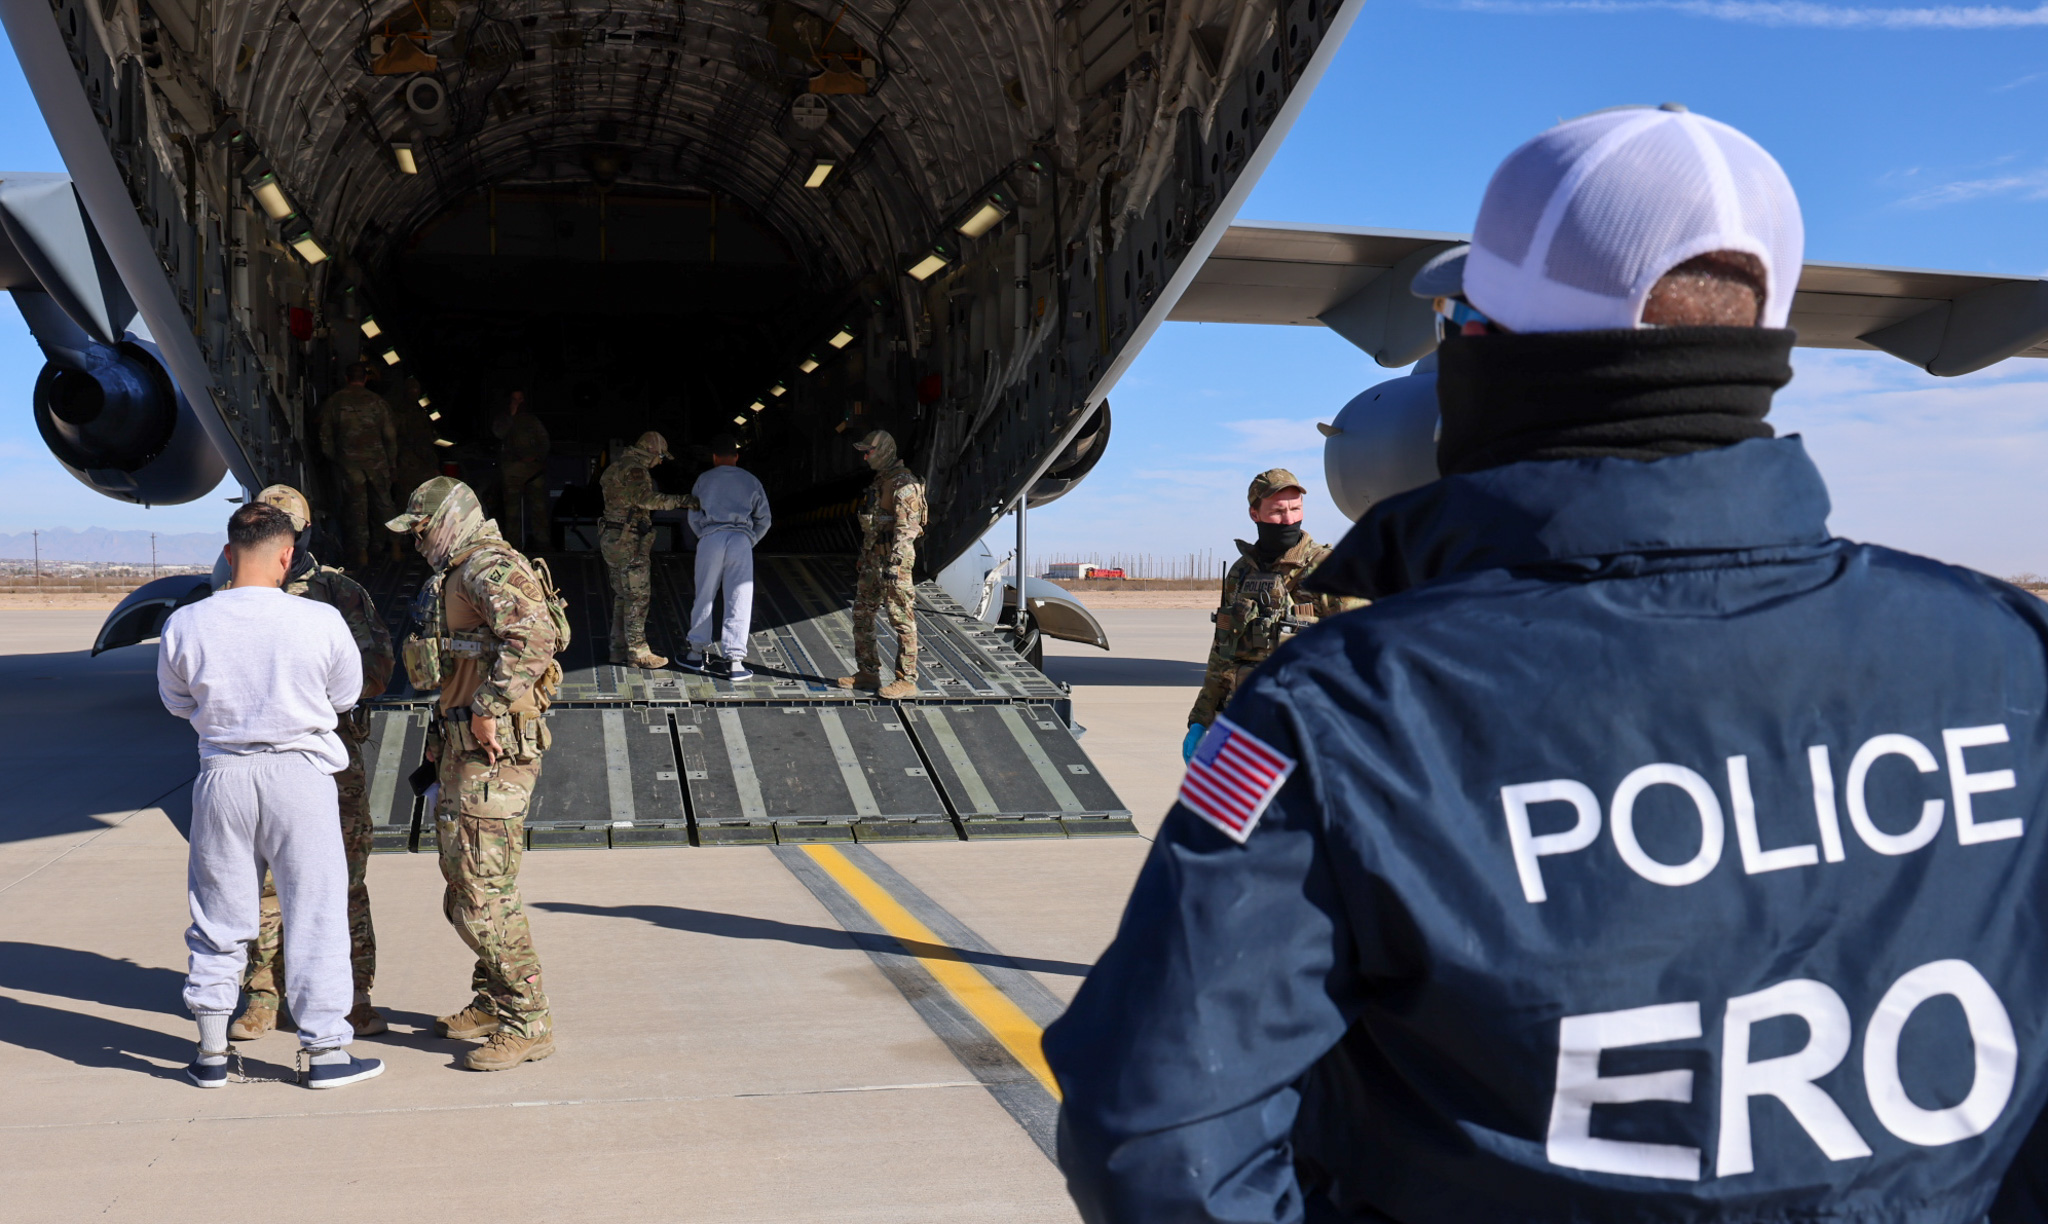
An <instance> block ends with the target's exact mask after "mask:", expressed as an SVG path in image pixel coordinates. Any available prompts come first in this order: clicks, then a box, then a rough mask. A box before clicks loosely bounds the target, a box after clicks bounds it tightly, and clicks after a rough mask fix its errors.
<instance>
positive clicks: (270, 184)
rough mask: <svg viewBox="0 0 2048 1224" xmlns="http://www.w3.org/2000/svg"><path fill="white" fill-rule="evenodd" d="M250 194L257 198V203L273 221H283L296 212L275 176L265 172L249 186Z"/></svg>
mask: <svg viewBox="0 0 2048 1224" xmlns="http://www.w3.org/2000/svg"><path fill="white" fill-rule="evenodd" d="M249 193H250V194H251V195H253V196H255V197H256V202H257V203H258V204H261V205H262V206H263V211H264V212H266V213H268V214H269V215H270V219H271V220H272V221H282V220H284V219H285V218H286V217H289V216H291V215H292V213H293V212H294V211H295V210H294V209H293V208H292V202H291V201H290V200H287V199H285V198H284V188H283V186H281V185H280V184H279V183H278V181H277V176H276V175H275V174H271V173H268V172H265V173H264V174H262V175H261V176H259V177H258V178H257V179H256V181H255V182H253V183H250V184H249Z"/></svg>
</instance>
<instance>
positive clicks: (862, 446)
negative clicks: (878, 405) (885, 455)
mask: <svg viewBox="0 0 2048 1224" xmlns="http://www.w3.org/2000/svg"><path fill="white" fill-rule="evenodd" d="M895 441H896V439H895V437H894V436H892V435H891V434H890V433H889V431H888V430H886V429H874V430H870V431H868V433H867V434H866V435H865V436H863V437H862V438H861V440H860V441H858V442H856V443H854V444H853V449H855V450H857V451H871V450H873V449H875V448H876V447H878V446H881V445H883V444H884V443H894V442H895Z"/></svg>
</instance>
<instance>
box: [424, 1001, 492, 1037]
mask: <svg viewBox="0 0 2048 1224" xmlns="http://www.w3.org/2000/svg"><path fill="white" fill-rule="evenodd" d="M497 1031H498V1017H497V1016H496V1015H495V1014H494V1013H492V1012H487V1011H485V1010H484V1009H483V1008H481V1007H478V1006H477V1005H476V1004H474V1003H472V1004H470V1005H469V1006H468V1007H465V1008H463V1009H462V1010H461V1011H459V1012H456V1013H455V1014H454V1015H452V1016H443V1017H441V1018H440V1019H439V1020H436V1021H434V1036H436V1037H453V1038H454V1039H455V1040H457V1041H468V1040H470V1039H471V1038H473V1037H488V1036H490V1035H491V1034H492V1033H495V1032H497Z"/></svg>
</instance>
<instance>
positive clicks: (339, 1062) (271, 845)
mask: <svg viewBox="0 0 2048 1224" xmlns="http://www.w3.org/2000/svg"><path fill="white" fill-rule="evenodd" d="M295 534H296V533H295V532H294V531H293V529H292V522H291V519H290V518H288V517H286V515H285V513H284V512H283V511H281V510H279V509H277V508H276V507H274V506H269V505H265V504H263V503H261V502H255V503H251V504H249V505H246V506H243V507H241V508H240V509H238V510H236V511H235V512H234V514H233V516H232V517H230V518H229V519H228V551H229V554H230V559H231V561H232V562H233V565H234V582H233V585H231V586H229V587H227V588H226V589H224V590H221V591H218V592H216V593H215V594H213V595H212V596H210V597H208V598H206V599H203V600H201V601H200V602H198V603H195V604H191V605H189V606H187V607H183V608H180V609H178V610H177V611H176V612H174V613H172V614H171V616H170V619H169V620H167V621H165V622H164V629H163V641H162V645H161V646H160V648H159V649H158V652H157V664H156V677H157V691H158V693H159V694H160V695H161V696H162V698H163V703H164V708H165V709H167V710H169V711H170V712H171V713H172V714H175V715H177V716H178V717H179V718H184V719H189V720H190V721H191V723H192V729H193V730H194V731H196V732H198V734H199V777H198V779H197V780H196V781H195V782H194V784H193V789H192V836H191V851H190V856H189V859H188V863H187V868H186V892H187V897H188V900H189V901H190V903H191V909H192V925H191V926H190V927H189V928H187V929H186V931H185V946H186V948H187V949H189V950H190V952H191V963H190V966H189V970H188V972H187V974H186V977H185V1006H186V1007H187V1008H188V1009H189V1010H190V1011H191V1012H192V1014H193V1017H194V1018H195V1019H197V1020H198V1022H199V1055H198V1057H197V1058H196V1059H195V1060H194V1061H193V1063H192V1065H191V1066H190V1067H188V1068H186V1074H187V1075H188V1076H190V1077H191V1079H192V1081H193V1082H194V1083H196V1084H198V1085H199V1086H200V1087H202V1088H219V1087H223V1086H225V1085H226V1083H227V1050H228V1042H227V1029H228V1021H229V1020H230V1018H232V1017H233V1015H234V1012H235V1006H236V1004H237V1003H238V1002H240V1000H241V993H242V968H243V965H244V963H245V962H246V961H247V960H248V956H249V944H250V941H252V940H254V939H255V938H256V935H257V925H258V913H259V909H260V904H261V896H262V891H263V873H264V871H265V869H268V870H269V872H270V875H271V878H272V879H273V880H275V881H276V883H277V897H278V904H279V908H280V909H282V910H283V913H284V965H285V997H286V999H287V1000H288V1001H289V1002H290V1005H291V1012H292V1016H293V1017H294V1019H296V1020H297V1021H298V1027H299V1045H300V1046H301V1047H302V1048H303V1049H304V1050H305V1051H306V1052H307V1053H309V1054H310V1055H311V1064H312V1065H311V1069H310V1071H309V1073H308V1076H307V1080H306V1082H307V1084H308V1086H310V1087H314V1088H337V1087H340V1086H341V1085H343V1084H350V1083H354V1082H356V1081H357V1080H363V1079H368V1078H370V1077H371V1076H374V1075H376V1074H378V1073H380V1072H381V1071H382V1070H383V1069H384V1066H383V1063H381V1062H379V1061H377V1060H374V1059H367V1060H366V1059H357V1058H353V1057H351V1056H350V1055H349V1053H348V1051H347V1048H346V1047H347V1046H348V1044H349V1043H350V1042H351V1041H353V1040H354V1039H355V1030H354V1029H353V1028H351V1027H350V1025H349V1022H348V1012H349V1008H350V1006H351V1005H352V1004H353V1002H354V999H355V987H354V982H353V979H352V977H351V973H350V967H349V931H348V859H347V855H346V853H345V852H344V850H343V848H342V844H341V816H340V812H339V798H338V795H337V793H336V791H335V783H334V775H335V774H337V773H339V772H341V770H342V769H343V768H345V767H346V766H347V765H348V753H347V751H346V749H344V747H343V746H342V742H341V738H340V737H339V736H338V735H336V734H335V730H334V728H335V724H336V722H337V721H338V720H339V718H340V715H341V713H342V712H343V711H345V710H348V709H351V708H353V707H354V705H355V704H356V700H357V698H358V697H359V696H361V694H362V687H363V665H362V655H361V652H359V651H358V650H357V649H356V643H355V638H354V636H353V635H352V634H351V633H350V632H349V628H348V624H347V622H346V621H344V620H342V618H341V613H339V612H337V611H335V610H334V609H333V608H332V607H329V606H328V605H326V604H323V603H318V602H316V601H314V600H310V599H300V598H298V597H297V596H295V595H288V594H286V593H285V592H284V590H283V589H282V588H283V584H284V580H285V577H286V575H287V574H288V573H289V572H290V569H291V560H292V551H293V537H294V535H295Z"/></svg>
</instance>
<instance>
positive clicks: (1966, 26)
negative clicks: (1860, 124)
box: [1450, 0, 2048, 30]
mask: <svg viewBox="0 0 2048 1224" xmlns="http://www.w3.org/2000/svg"><path fill="white" fill-rule="evenodd" d="M1450 7H1452V8H1457V9H1462V10H1464V11H1466V12H1473V13H1511V14H1519V15H1527V16H1545V15H1551V14H1572V13H1595V14H1599V13H1644V12H1666V13H1679V14H1682V15H1684V16H1688V17H1702V18H1706V19H1708V20H1712V21H1732V22H1737V23H1740V24H1743V25H1763V26H1800V27H1806V28H1810V29H1826V30H1859V29H1861V30H2013V29H2025V28H2032V27H2039V26H2048V5H2043V6H2041V7H2039V8H2030V9H2029V8H2000V7H1996V6H1991V5H1953V4H1951V5H1938V6H1935V7H1931V8H1896V9H1894V8H1854V7H1841V6H1836V5H1832V4H1809V3H1803V2H1801V0H1457V2H1456V3H1454V4H1452V5H1451V6H1450Z"/></svg>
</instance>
